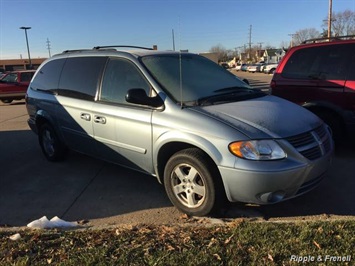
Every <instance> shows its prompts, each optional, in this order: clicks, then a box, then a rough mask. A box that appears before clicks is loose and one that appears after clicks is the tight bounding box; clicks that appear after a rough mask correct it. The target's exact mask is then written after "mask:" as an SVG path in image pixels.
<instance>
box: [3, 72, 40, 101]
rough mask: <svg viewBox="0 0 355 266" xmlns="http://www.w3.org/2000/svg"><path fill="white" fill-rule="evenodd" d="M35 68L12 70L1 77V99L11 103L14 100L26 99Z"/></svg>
mask: <svg viewBox="0 0 355 266" xmlns="http://www.w3.org/2000/svg"><path fill="white" fill-rule="evenodd" d="M34 73H35V70H24V71H12V72H9V73H5V74H4V75H3V76H2V77H1V79H0V100H1V101H2V102H3V103H11V102H12V101H13V100H21V99H25V95H26V91H27V87H28V84H29V83H30V81H31V78H32V77H33V75H34Z"/></svg>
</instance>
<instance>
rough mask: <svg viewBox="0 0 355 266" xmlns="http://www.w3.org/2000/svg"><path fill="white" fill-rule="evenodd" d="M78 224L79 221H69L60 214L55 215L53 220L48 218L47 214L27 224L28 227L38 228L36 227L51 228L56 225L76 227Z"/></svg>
mask: <svg viewBox="0 0 355 266" xmlns="http://www.w3.org/2000/svg"><path fill="white" fill-rule="evenodd" d="M75 226H78V223H77V222H67V221H64V220H62V219H60V218H59V217H58V216H55V217H53V218H52V219H51V220H48V218H47V216H43V217H42V218H40V219H38V220H34V221H32V222H30V223H29V224H27V227H30V228H36V229H50V228H56V227H75Z"/></svg>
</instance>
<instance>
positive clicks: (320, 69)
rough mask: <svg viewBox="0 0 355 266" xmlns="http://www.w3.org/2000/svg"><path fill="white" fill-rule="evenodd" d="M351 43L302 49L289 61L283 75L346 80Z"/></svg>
mask: <svg viewBox="0 0 355 266" xmlns="http://www.w3.org/2000/svg"><path fill="white" fill-rule="evenodd" d="M350 48H351V47H350V46H349V45H326V46H318V47H312V48H305V49H300V50H298V51H296V52H295V53H293V54H292V55H291V57H290V58H289V60H288V61H287V63H286V65H285V67H284V69H283V71H282V76H284V77H286V78H296V79H325V80H344V79H345V77H346V72H347V69H346V68H347V62H348V59H349V57H348V56H349V54H348V52H349V49H350Z"/></svg>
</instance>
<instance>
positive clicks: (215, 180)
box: [164, 148, 225, 216]
mask: <svg viewBox="0 0 355 266" xmlns="http://www.w3.org/2000/svg"><path fill="white" fill-rule="evenodd" d="M164 186H165V190H166V193H167V195H168V197H169V199H170V200H171V202H172V203H173V204H174V205H175V207H176V208H178V209H179V210H180V211H182V212H184V213H186V214H188V215H191V216H205V215H207V214H209V213H211V212H213V211H216V210H218V208H219V207H221V206H220V205H221V203H222V202H224V200H225V193H224V191H223V185H222V180H221V178H220V174H219V172H218V170H217V167H214V162H213V161H212V160H211V159H210V158H209V157H208V156H207V155H205V154H204V153H203V152H202V151H200V150H198V149H194V148H190V149H186V150H183V151H180V152H178V153H176V154H174V155H173V156H172V157H171V158H170V159H169V161H168V162H167V164H166V167H165V171H164Z"/></svg>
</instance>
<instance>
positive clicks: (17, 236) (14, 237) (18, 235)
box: [9, 233, 21, 241]
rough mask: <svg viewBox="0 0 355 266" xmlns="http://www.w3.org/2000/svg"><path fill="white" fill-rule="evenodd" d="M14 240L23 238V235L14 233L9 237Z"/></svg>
mask: <svg viewBox="0 0 355 266" xmlns="http://www.w3.org/2000/svg"><path fill="white" fill-rule="evenodd" d="M9 238H10V239H11V240H12V241H17V240H20V239H21V235H20V234H19V233H17V234H14V235H12V236H10V237H9Z"/></svg>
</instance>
